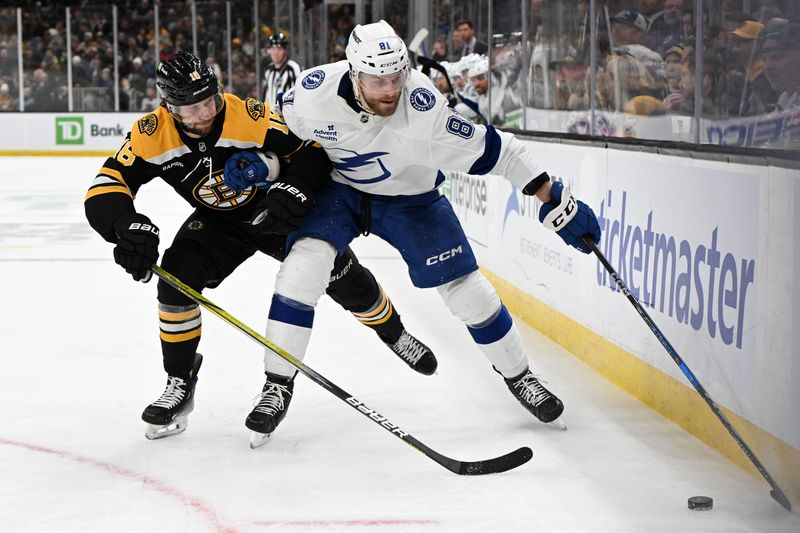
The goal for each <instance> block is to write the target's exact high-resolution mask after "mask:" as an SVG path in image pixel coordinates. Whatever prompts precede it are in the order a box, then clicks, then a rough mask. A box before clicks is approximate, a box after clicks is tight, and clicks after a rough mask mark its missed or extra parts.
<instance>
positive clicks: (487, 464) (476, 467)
mask: <svg viewBox="0 0 800 533" xmlns="http://www.w3.org/2000/svg"><path fill="white" fill-rule="evenodd" d="M150 270H151V271H152V272H153V273H154V274H155V275H156V276H158V277H159V279H162V280H163V281H165V282H166V283H168V284H169V285H170V286H172V287H173V288H174V289H175V290H177V291H178V292H180V293H182V294H183V295H185V296H187V297H189V298H191V299H192V300H194V301H195V302H197V303H198V304H199V305H201V306H202V307H203V308H204V309H207V310H208V311H210V312H211V313H213V314H215V315H217V317H219V318H221V319H222V320H223V321H225V322H227V323H228V324H229V325H230V326H233V327H234V328H235V329H237V330H238V331H239V332H241V333H243V334H245V335H246V336H248V337H250V339H252V340H253V341H255V342H256V343H258V344H260V345H261V346H262V347H264V348H267V349H268V350H270V351H271V352H272V353H274V354H275V355H277V356H279V357H281V358H283V359H285V360H286V361H288V362H289V363H291V364H292V366H294V367H295V368H296V369H297V370H299V371H300V373H301V374H303V375H304V376H306V377H307V378H309V379H310V380H311V381H313V382H314V383H316V384H317V385H320V386H321V387H322V388H324V389H326V390H327V391H328V392H330V393H331V394H333V395H334V396H336V397H337V398H339V399H340V400H342V401H343V402H344V403H346V404H347V405H349V406H350V407H352V408H354V409H355V410H356V411H358V412H360V413H361V414H362V415H364V416H366V417H367V418H369V419H370V420H371V421H372V422H374V423H375V424H377V425H379V426H380V427H382V428H383V429H385V430H386V431H388V432H389V433H391V434H392V435H394V436H395V437H397V438H399V439H400V440H402V441H403V442H405V443H406V444H408V445H409V446H411V447H412V448H414V449H416V450H417V451H419V452H420V453H422V454H423V455H425V456H427V457H428V458H430V459H432V460H433V461H435V462H436V463H438V464H440V465H442V466H443V467H445V468H446V469H448V470H450V471H451V472H453V473H454V474H459V475H462V476H480V475H484V474H496V473H500V472H505V471H507V470H511V469H512V468H516V467H518V466H521V465H524V464H525V463H527V462H528V461H530V459H531V457H533V452H532V451H531V449H530V448H527V447H523V448H520V449H518V450H515V451H513V452H511V453H508V454H506V455H502V456H500V457H495V458H494V459H487V460H485V461H458V460H456V459H452V458H450V457H447V456H446V455H442V454H441V453H439V452H437V451H436V450H434V449H433V448H431V447H429V446H427V445H425V444H423V443H422V442H420V441H419V440H417V439H416V438H415V437H414V436H412V435H411V434H410V433H408V432H406V431H404V430H403V429H401V428H400V427H399V426H397V425H396V424H394V423H392V422H391V421H389V419H388V418H386V417H385V416H383V415H382V414H380V413H379V412H377V411H375V410H374V409H371V408H370V407H368V406H367V405H365V404H364V402H362V401H360V400H358V399H356V398H355V397H353V396H352V395H351V394H350V393H348V392H347V391H345V390H344V389H342V388H341V387H339V386H338V385H336V384H334V383H332V382H331V381H329V380H328V379H327V378H325V377H324V376H323V375H321V374H319V373H317V372H316V371H315V370H314V369H312V368H311V367H309V366H308V365H306V364H305V363H303V362H302V361H300V360H299V359H297V358H296V357H294V356H293V355H291V354H290V353H288V352H286V351H285V350H283V349H282V348H281V347H280V346H277V345H276V344H274V343H273V342H272V341H270V340H269V339H267V338H266V337H264V336H262V335H261V334H259V333H257V332H256V331H254V330H253V329H252V328H250V327H249V326H247V325H246V324H244V323H242V322H240V321H239V320H238V319H236V318H235V317H233V316H232V315H231V314H230V313H228V312H227V311H225V310H224V309H222V308H221V307H219V306H218V305H216V304H215V303H213V302H212V301H211V300H209V299H208V298H206V297H205V296H203V295H202V294H200V293H199V292H197V291H196V290H194V289H193V288H191V287H189V286H188V285H186V284H185V283H183V282H182V281H181V280H179V279H178V278H176V277H175V276H173V275H172V274H170V273H169V272H167V271H166V270H164V269H163V268H161V267H160V266H158V265H153V266H152V267H150Z"/></svg>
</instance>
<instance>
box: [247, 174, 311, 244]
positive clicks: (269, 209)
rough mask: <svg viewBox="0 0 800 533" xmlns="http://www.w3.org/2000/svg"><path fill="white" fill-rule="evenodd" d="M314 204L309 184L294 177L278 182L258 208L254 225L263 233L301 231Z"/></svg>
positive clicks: (283, 233)
mask: <svg viewBox="0 0 800 533" xmlns="http://www.w3.org/2000/svg"><path fill="white" fill-rule="evenodd" d="M312 203H313V198H312V190H311V187H309V186H308V184H306V183H303V182H302V180H300V179H298V178H293V177H289V178H288V179H286V180H278V181H276V182H274V183H273V184H272V187H270V189H269V191H268V192H267V197H266V198H264V199H263V200H261V202H260V203H259V204H258V206H256V212H255V215H254V216H253V220H252V224H253V226H254V227H255V228H256V229H257V230H258V231H260V232H262V233H278V234H282V235H286V234H288V233H291V232H293V231H295V230H298V229H300V226H302V225H303V220H305V218H306V213H307V212H308V210H309V208H310V207H311V204H312Z"/></svg>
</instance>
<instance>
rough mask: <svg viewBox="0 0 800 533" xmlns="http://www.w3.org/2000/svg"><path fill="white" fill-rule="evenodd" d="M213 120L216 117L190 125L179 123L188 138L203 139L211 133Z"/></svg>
mask: <svg viewBox="0 0 800 533" xmlns="http://www.w3.org/2000/svg"><path fill="white" fill-rule="evenodd" d="M215 118H216V117H212V118H210V119H208V120H207V121H203V122H197V123H194V124H191V125H189V124H187V123H185V122H181V128H182V129H183V131H184V132H186V133H187V134H188V135H189V136H190V137H205V136H206V135H208V134H209V133H211V129H212V128H213V127H214V120H215Z"/></svg>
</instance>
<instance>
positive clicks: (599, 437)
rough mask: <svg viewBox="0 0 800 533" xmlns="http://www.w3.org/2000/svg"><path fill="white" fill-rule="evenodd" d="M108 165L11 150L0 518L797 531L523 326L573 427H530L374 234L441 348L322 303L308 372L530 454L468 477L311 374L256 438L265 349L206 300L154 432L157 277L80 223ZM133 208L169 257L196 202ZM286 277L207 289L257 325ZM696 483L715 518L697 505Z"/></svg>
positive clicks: (261, 272) (440, 430) (364, 243)
mask: <svg viewBox="0 0 800 533" xmlns="http://www.w3.org/2000/svg"><path fill="white" fill-rule="evenodd" d="M101 163H102V158H0V171H2V173H1V174H0V269H2V270H1V272H2V287H3V289H2V295H3V301H2V304H3V305H2V311H1V312H2V320H0V338H2V350H1V351H0V353H1V354H2V371H0V420H2V429H0V473H1V474H2V475H0V531H13V532H16V531H20V532H22V531H24V532H29V531H59V532H72V531H74V532H94V531H98V532H99V531H102V532H105V531H115V532H119V531H132V532H139V531H146V532H148V533H157V532H175V531H238V532H261V531H313V532H316V531H325V532H328V531H357V532H362V531H364V532H365V531H380V532H439V531H454V532H455V531H457V532H462V531H464V532H495V531H497V532H572V531H575V532H584V531H601V532H606V531H607V532H644V531H647V532H654V531H655V532H659V531H664V532H667V531H669V532H673V531H681V532H687V531H689V532H691V531H697V532H717V531H718V532H723V531H724V532H743V531H748V532H749V531H753V532H792V533H796V532H797V531H800V517H798V515H797V512H796V511H795V512H794V513H791V514H790V513H787V512H786V511H785V510H783V509H782V508H781V507H780V506H779V505H778V504H777V503H776V502H774V501H773V500H772V499H771V498H770V497H769V488H768V486H767V485H766V483H764V481H763V480H762V479H761V478H757V477H754V476H752V475H751V474H749V473H747V472H745V471H744V470H742V469H740V468H739V467H737V466H735V465H733V464H731V463H730V462H728V461H727V460H726V459H724V458H723V457H722V456H721V455H719V454H718V453H717V452H715V451H714V450H712V449H710V448H708V447H707V446H705V445H704V444H703V443H701V442H700V441H699V440H697V439H695V438H694V437H693V436H691V435H689V434H687V433H686V432H684V431H683V430H682V429H680V428H679V427H677V426H675V425H674V424H672V423H671V422H668V421H666V420H665V419H663V418H661V417H660V416H659V415H658V414H657V413H655V412H653V411H651V410H649V409H648V408H646V407H645V406H643V405H642V404H640V403H639V402H638V401H637V400H635V399H633V398H632V397H630V396H628V395H627V394H626V393H624V392H623V391H621V390H620V389H618V388H616V387H615V386H614V385H612V384H610V383H609V382H607V381H605V380H604V379H603V378H602V377H599V376H598V375H597V374H595V373H594V372H593V371H592V370H591V369H590V368H588V367H587V366H585V365H584V364H583V363H582V362H581V361H580V360H578V359H576V358H575V357H572V356H571V355H570V354H568V353H567V352H565V351H564V350H563V349H562V348H560V347H558V346H556V345H554V344H553V343H552V342H550V341H549V340H548V339H547V338H545V337H543V336H542V335H540V334H538V333H537V332H535V331H533V330H532V329H530V328H528V327H526V326H524V325H522V326H521V330H522V335H523V338H524V340H525V343H526V345H527V347H528V349H529V357H530V359H531V361H532V365H533V367H534V368H535V370H536V372H537V373H539V374H540V375H541V376H542V377H543V378H544V379H545V380H546V381H547V386H548V387H549V388H551V389H552V390H553V391H554V392H556V393H557V394H558V395H559V396H560V397H561V398H562V399H563V400H564V403H565V405H566V411H565V414H564V420H565V421H566V423H567V425H568V426H569V430H568V431H558V430H557V429H555V428H553V427H549V426H545V425H542V424H540V423H537V422H536V421H535V420H534V419H533V418H532V417H531V416H530V415H529V414H528V413H527V412H526V411H525V410H523V409H522V407H520V406H519V405H518V404H517V402H516V400H515V399H514V398H513V397H512V396H511V395H510V394H509V393H508V391H507V390H506V388H505V385H504V384H503V382H502V380H501V379H500V377H499V376H498V375H497V374H495V373H494V372H493V371H492V369H491V367H490V365H489V364H488V362H487V361H486V359H485V358H484V357H483V356H482V355H481V354H480V352H479V351H478V350H477V349H476V348H475V347H474V346H473V345H472V342H471V340H470V337H469V335H468V334H467V332H466V330H465V328H464V327H463V326H462V325H461V324H460V323H459V322H458V321H457V320H456V319H455V318H453V317H452V316H450V315H449V313H448V311H447V310H446V309H445V307H444V305H443V304H442V303H441V301H440V300H439V297H438V295H437V293H436V291H434V290H418V289H414V288H413V287H412V286H411V283H410V281H409V279H408V276H407V273H406V269H405V266H404V264H403V263H402V261H401V260H400V259H399V256H398V255H397V254H396V253H395V252H394V251H393V250H391V249H390V248H388V247H387V246H386V245H384V244H383V243H381V242H380V241H379V240H377V239H376V238H375V237H370V238H368V239H360V240H359V241H357V243H356V245H355V249H356V252H357V253H358V254H359V256H360V258H361V260H362V262H363V263H365V264H366V265H368V266H369V267H370V268H371V269H372V270H373V272H374V273H375V275H376V277H377V278H378V279H379V281H380V282H381V283H382V284H383V286H384V287H385V289H386V291H387V292H388V293H389V294H390V296H391V297H392V298H393V300H394V303H395V305H396V307H397V309H398V310H399V311H400V313H401V314H402V317H403V320H404V322H405V323H406V325H407V327H408V328H409V330H410V331H411V332H412V333H414V334H415V335H417V336H418V337H419V338H420V339H421V340H423V341H424V342H425V343H427V344H428V345H429V346H430V347H431V348H432V349H433V350H434V351H435V352H436V354H437V356H438V358H439V370H438V374H437V375H434V376H431V377H426V376H422V375H419V374H417V373H415V372H413V371H412V370H410V369H409V368H408V367H407V366H406V365H405V364H403V363H402V362H401V361H400V360H399V359H398V358H397V357H396V356H395V355H393V354H392V353H391V352H390V351H389V350H388V349H387V348H386V347H385V346H383V345H382V344H381V343H380V341H379V340H378V338H377V337H376V336H375V335H374V334H373V333H372V332H370V331H369V330H367V329H366V328H364V327H363V326H361V325H359V324H358V323H357V322H356V321H355V320H354V319H353V318H352V317H350V316H349V315H348V314H347V313H345V312H344V311H342V310H341V309H340V308H338V307H337V306H336V305H335V304H333V303H332V302H331V301H330V300H328V299H324V300H323V302H321V304H320V306H319V307H318V309H317V316H316V327H315V331H314V335H313V337H312V343H311V346H310V349H309V354H308V356H307V358H306V360H305V361H306V363H308V364H309V365H310V366H311V367H312V368H314V369H315V370H317V371H318V372H320V373H321V374H323V375H324V376H325V377H327V378H328V379H329V380H331V381H333V382H334V383H336V384H337V385H339V386H340V387H342V388H344V389H345V390H347V391H348V392H350V393H351V394H353V395H354V396H356V397H357V398H359V399H360V400H362V401H363V402H365V403H366V404H367V405H369V406H370V407H372V408H373V409H376V410H377V411H379V412H380V413H381V414H383V415H385V416H387V417H388V418H389V419H390V420H391V421H392V422H394V423H396V424H398V425H399V426H400V427H402V428H403V429H405V430H406V431H408V432H410V433H411V434H412V435H414V436H415V437H416V438H418V439H420V440H421V441H422V442H424V443H425V444H427V445H429V446H431V447H433V448H434V449H436V450H438V451H440V452H441V453H444V454H445V455H449V456H451V457H454V458H457V459H465V460H476V459H485V458H489V457H494V456H497V455H500V454H502V453H506V452H509V451H511V450H513V449H515V448H517V447H519V446H530V447H531V448H532V449H533V452H534V458H533V460H532V461H531V462H530V463H528V464H526V465H524V466H523V467H521V468H519V469H517V470H513V471H510V472H507V473H504V474H499V475H494V476H487V477H477V478H476V477H459V476H456V475H454V474H451V473H450V472H448V471H446V470H445V469H443V468H441V467H440V466H438V465H437V464H436V463H434V462H433V461H431V460H429V459H428V458H426V457H425V456H424V455H422V454H419V453H416V452H415V451H414V450H413V449H412V448H411V447H409V446H407V445H405V444H404V443H403V442H401V441H400V440H398V439H396V438H394V437H392V436H391V435H389V434H388V433H387V432H386V431H383V430H381V429H380V428H378V427H376V426H375V424H373V423H370V422H369V421H368V420H365V419H364V417H363V416H362V415H360V414H359V413H357V412H355V411H354V410H353V409H351V408H349V407H347V406H345V405H344V404H343V403H342V402H341V401H340V400H339V399H337V398H336V397H334V396H333V395H331V394H330V393H328V392H326V391H325V390H323V389H322V388H321V387H319V386H317V385H316V384H314V383H313V382H311V381H309V380H308V379H306V378H304V377H299V378H298V382H297V385H296V389H295V397H294V399H293V401H292V405H291V408H290V410H289V413H288V416H287V418H286V419H285V420H284V422H283V423H282V424H281V426H280V428H279V430H278V431H276V432H275V434H274V435H273V436H272V438H271V441H270V442H269V443H268V444H267V445H265V446H263V447H262V448H259V449H257V450H251V449H250V447H249V445H248V442H249V432H248V430H247V429H246V428H245V426H244V419H245V417H246V416H247V413H248V412H249V411H250V409H251V408H252V400H253V398H254V397H256V396H257V395H258V393H259V392H260V390H261V387H262V385H263V373H262V372H263V368H262V362H261V358H262V352H261V350H260V348H259V347H258V346H257V345H256V344H254V343H253V342H252V341H251V340H249V339H248V338H246V337H244V336H243V335H241V334H240V333H239V332H237V331H236V330H234V329H232V328H231V327H230V326H228V325H226V324H224V323H223V322H221V321H220V320H219V319H217V318H216V317H214V316H213V315H211V314H210V313H204V314H203V317H204V324H203V340H202V343H201V347H200V351H201V352H202V353H203V355H204V364H203V368H202V369H201V371H200V375H199V378H200V379H199V383H198V388H197V397H196V407H195V411H194V413H193V414H192V415H191V416H190V418H189V428H188V429H187V431H186V432H184V433H182V434H180V435H177V436H174V437H170V438H167V439H162V440H159V441H148V440H146V439H145V437H144V430H145V425H144V423H143V422H142V421H141V420H140V414H141V411H142V409H143V408H144V407H145V406H146V405H147V404H148V403H150V402H151V401H153V400H155V399H156V398H157V397H158V396H159V395H160V394H161V392H162V390H163V386H164V383H165V381H166V380H165V376H164V374H163V371H162V369H161V355H160V348H159V341H158V318H157V312H156V301H155V294H156V284H155V283H154V282H151V283H149V284H146V285H145V284H140V283H135V282H134V281H133V280H132V279H131V278H130V277H129V276H127V275H126V274H125V273H124V272H123V271H122V269H120V268H119V267H118V266H116V265H115V264H114V262H113V260H112V255H111V246H110V245H109V244H107V243H105V242H104V241H102V239H101V238H100V237H99V236H97V235H96V234H94V232H93V231H92V230H91V228H89V226H88V225H87V224H86V222H85V219H84V216H83V206H82V201H83V196H84V192H85V188H86V187H87V186H88V185H89V183H90V181H91V179H92V178H93V176H94V174H95V172H96V171H97V169H98V168H99V167H100V165H101ZM137 207H138V209H139V210H140V211H142V212H144V213H146V214H148V215H149V216H150V217H151V218H152V219H153V221H154V222H155V223H156V224H158V225H159V226H160V227H161V229H162V251H163V249H164V247H165V245H166V244H168V242H169V241H170V239H171V237H172V235H174V232H175V230H176V228H177V227H178V225H179V224H180V223H181V222H182V221H183V220H184V218H185V217H186V216H188V214H189V212H190V208H189V206H188V205H186V204H185V203H183V201H182V200H180V199H179V198H178V197H177V195H175V194H174V193H172V191H171V190H170V189H168V188H167V187H166V186H164V185H163V184H161V183H160V182H159V183H153V184H151V185H150V186H146V187H145V188H143V190H142V191H141V192H140V195H139V198H137ZM276 271H277V263H275V262H274V261H273V260H271V259H268V258H265V257H256V258H253V259H251V260H250V261H249V262H247V263H245V264H244V265H242V267H241V268H240V269H239V270H238V271H237V272H235V273H234V274H233V275H232V276H231V277H230V278H229V279H228V280H227V281H226V282H225V283H223V285H222V286H221V287H220V288H218V289H215V290H208V291H206V292H205V294H206V296H208V297H209V298H211V300H212V301H214V302H215V303H217V304H218V305H220V306H222V307H223V308H224V309H226V310H227V311H229V312H230V313H232V314H233V315H234V316H235V317H237V318H238V319H240V320H242V321H243V322H245V323H246V324H248V325H250V326H251V327H253V328H254V329H256V330H258V331H263V328H264V325H265V322H266V313H267V306H268V302H269V299H270V297H271V287H272V280H273V278H274V275H275V273H276ZM694 495H707V496H711V497H713V498H714V509H713V510H712V511H708V512H693V511H690V510H688V509H687V499H688V498H689V497H690V496H694Z"/></svg>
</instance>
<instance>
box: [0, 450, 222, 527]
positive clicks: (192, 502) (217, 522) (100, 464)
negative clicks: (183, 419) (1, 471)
mask: <svg viewBox="0 0 800 533" xmlns="http://www.w3.org/2000/svg"><path fill="white" fill-rule="evenodd" d="M0 444H5V445H8V446H16V447H17V448H22V449H23V450H29V451H33V452H39V453H45V454H48V455H53V456H55V457H59V458H61V459H67V460H69V461H73V462H75V463H78V464H85V465H91V466H95V467H97V468H100V469H102V470H105V471H106V472H111V473H112V474H116V475H118V476H122V477H124V478H128V479H134V480H136V481H140V482H141V483H142V484H143V485H145V486H146V487H148V488H150V489H153V490H155V491H156V492H160V493H162V494H166V495H167V496H172V497H173V498H175V499H177V500H178V501H179V502H180V503H181V504H182V505H185V506H186V507H189V508H191V509H194V510H195V511H196V512H197V513H199V514H201V515H202V516H203V517H205V518H206V519H207V520H208V521H209V522H211V524H212V525H213V526H214V530H215V531H218V532H220V533H234V532H235V531H236V530H235V529H234V528H232V527H230V526H226V525H225V524H223V523H222V520H221V519H220V518H219V516H217V513H215V512H214V511H213V510H212V509H211V508H210V507H209V506H208V505H206V504H205V503H204V502H202V501H201V500H199V499H197V498H193V497H191V496H189V495H187V494H184V493H183V492H181V491H180V490H178V489H176V488H174V487H170V486H169V485H167V484H166V483H162V482H161V481H158V480H155V479H152V478H150V477H148V476H147V474H142V473H140V472H136V471H135V470H131V469H129V468H125V467H124V466H119V465H115V464H111V463H106V462H104V461H98V460H97V459H92V458H91V457H84V456H82V455H78V454H74V453H71V452H66V451H62V450H55V449H53V448H47V447H45V446H38V445H36V444H29V443H26V442H20V441H15V440H9V439H4V438H1V437H0Z"/></svg>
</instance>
